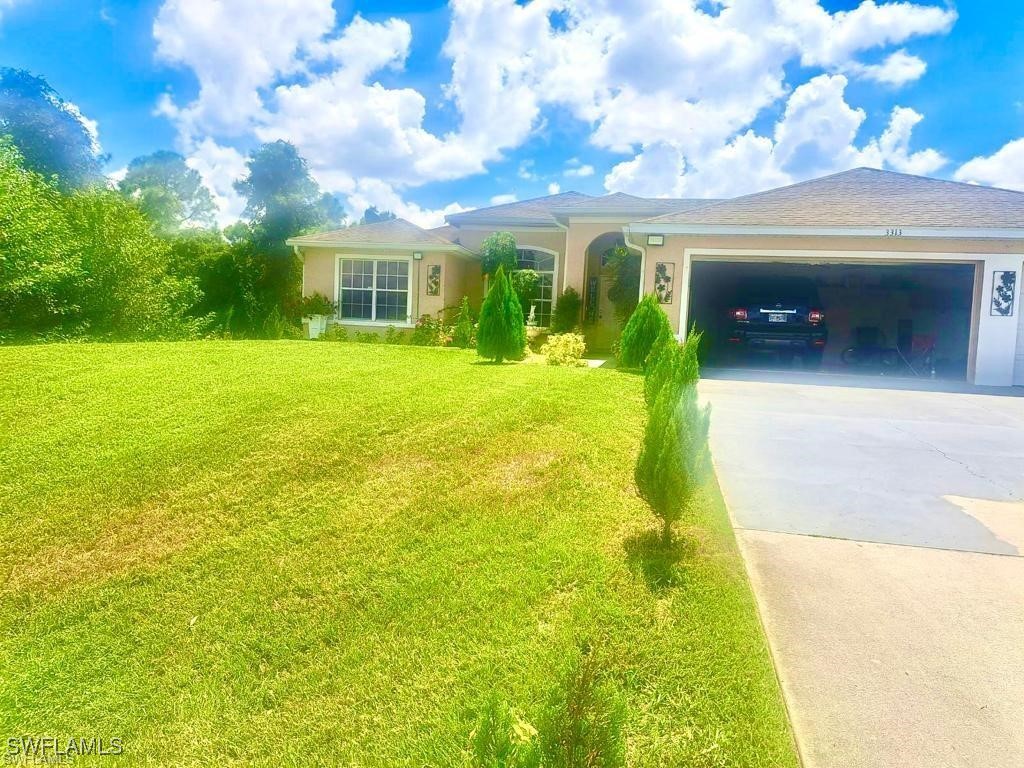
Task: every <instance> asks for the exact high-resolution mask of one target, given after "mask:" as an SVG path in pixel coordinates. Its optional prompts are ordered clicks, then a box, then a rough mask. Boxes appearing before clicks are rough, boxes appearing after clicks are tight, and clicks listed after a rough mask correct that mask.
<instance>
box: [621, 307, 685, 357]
mask: <svg viewBox="0 0 1024 768" xmlns="http://www.w3.org/2000/svg"><path fill="white" fill-rule="evenodd" d="M666 335H668V336H671V335H672V326H671V324H670V323H669V321H668V315H666V314H665V310H663V309H662V308H661V305H660V304H659V303H658V297H657V296H655V295H654V294H653V293H649V294H647V295H646V296H644V297H643V299H641V301H640V303H639V304H637V307H636V310H635V311H634V312H633V314H632V315H631V316H630V318H629V322H628V323H626V327H625V328H623V329H622V341H621V344H620V347H619V365H621V366H622V367H623V368H646V367H647V359H648V357H650V355H651V350H652V349H653V348H654V346H655V343H656V342H658V341H659V340H661V339H663V338H664V337H665V336H666Z"/></svg>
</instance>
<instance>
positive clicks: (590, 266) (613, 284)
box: [583, 232, 641, 352]
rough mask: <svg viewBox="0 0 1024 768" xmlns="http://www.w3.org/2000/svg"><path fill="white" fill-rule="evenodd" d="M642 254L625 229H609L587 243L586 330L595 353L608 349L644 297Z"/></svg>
mask: <svg viewBox="0 0 1024 768" xmlns="http://www.w3.org/2000/svg"><path fill="white" fill-rule="evenodd" d="M640 280H641V275H640V253H639V252H638V251H636V250H633V249H627V248H626V245H625V241H624V239H623V237H622V233H621V232H605V233H604V234H602V235H599V236H598V237H595V238H594V239H593V240H592V241H591V242H590V245H588V246H587V257H586V267H585V271H584V280H583V289H584V290H583V333H584V335H585V336H586V339H587V348H588V349H589V350H591V351H592V352H608V351H609V350H611V348H612V345H613V344H614V343H615V341H616V340H617V339H618V338H619V334H620V333H621V332H622V326H623V324H624V319H625V318H626V317H628V313H629V310H630V308H631V307H634V306H636V302H637V301H638V299H639V296H640Z"/></svg>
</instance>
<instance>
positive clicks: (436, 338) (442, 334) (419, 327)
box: [409, 315, 454, 347]
mask: <svg viewBox="0 0 1024 768" xmlns="http://www.w3.org/2000/svg"><path fill="white" fill-rule="evenodd" d="M453 333H454V329H453V328H452V326H450V325H447V324H446V323H445V322H444V318H443V317H440V316H438V317H433V316H432V315H422V316H421V317H420V319H419V320H417V321H416V327H415V328H414V329H413V331H412V335H411V336H410V337H409V343H410V344H412V345H413V346H415V347H447V346H448V345H449V344H451V342H452V335H453Z"/></svg>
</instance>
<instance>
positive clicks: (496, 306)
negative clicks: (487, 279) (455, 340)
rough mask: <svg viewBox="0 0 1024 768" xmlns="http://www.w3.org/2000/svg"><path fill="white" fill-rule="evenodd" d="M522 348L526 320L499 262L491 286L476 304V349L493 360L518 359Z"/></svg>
mask: <svg viewBox="0 0 1024 768" xmlns="http://www.w3.org/2000/svg"><path fill="white" fill-rule="evenodd" d="M525 349H526V324H525V321H524V320H523V308H522V306H520V304H519V298H518V297H517V296H516V293H515V291H514V290H512V284H511V282H510V281H509V279H508V276H507V275H506V274H505V268H504V266H501V265H499V266H498V269H497V271H496V272H495V273H494V277H493V279H492V280H491V288H490V290H489V291H488V292H487V298H486V299H484V304H483V306H482V307H481V308H480V327H479V329H478V330H477V343H476V351H477V354H479V355H480V356H481V357H486V358H490V359H491V360H493V361H494V362H496V363H500V362H502V361H503V360H506V359H509V360H519V359H520V358H522V356H523V351H524V350H525Z"/></svg>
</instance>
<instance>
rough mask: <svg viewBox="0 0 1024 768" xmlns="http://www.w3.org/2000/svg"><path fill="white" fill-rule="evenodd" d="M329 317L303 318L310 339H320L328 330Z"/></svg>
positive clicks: (314, 316) (311, 316)
mask: <svg viewBox="0 0 1024 768" xmlns="http://www.w3.org/2000/svg"><path fill="white" fill-rule="evenodd" d="M328 319H329V316H328V315H310V316H309V317H304V318H302V322H303V323H305V324H306V327H307V328H308V329H309V338H311V339H319V338H320V334H322V333H323V332H324V331H326V330H327V321H328Z"/></svg>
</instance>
